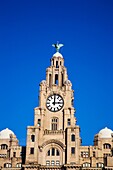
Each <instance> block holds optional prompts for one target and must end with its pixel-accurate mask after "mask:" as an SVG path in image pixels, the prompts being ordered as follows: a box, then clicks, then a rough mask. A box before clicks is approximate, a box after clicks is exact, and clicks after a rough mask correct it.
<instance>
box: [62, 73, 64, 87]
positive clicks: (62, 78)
mask: <svg viewBox="0 0 113 170" xmlns="http://www.w3.org/2000/svg"><path fill="white" fill-rule="evenodd" d="M63 83H64V75H63V73H62V86H63Z"/></svg>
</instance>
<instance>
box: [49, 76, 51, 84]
mask: <svg viewBox="0 0 113 170" xmlns="http://www.w3.org/2000/svg"><path fill="white" fill-rule="evenodd" d="M49 87H51V74H49Z"/></svg>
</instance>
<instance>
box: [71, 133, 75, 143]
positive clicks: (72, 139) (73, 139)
mask: <svg viewBox="0 0 113 170" xmlns="http://www.w3.org/2000/svg"><path fill="white" fill-rule="evenodd" d="M71 141H72V142H73V141H75V135H74V134H72V135H71Z"/></svg>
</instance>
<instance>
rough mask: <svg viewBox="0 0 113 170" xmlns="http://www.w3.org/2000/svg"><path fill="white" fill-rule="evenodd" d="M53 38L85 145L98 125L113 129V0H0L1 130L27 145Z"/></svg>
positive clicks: (91, 141)
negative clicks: (72, 92) (63, 63)
mask: <svg viewBox="0 0 113 170" xmlns="http://www.w3.org/2000/svg"><path fill="white" fill-rule="evenodd" d="M56 41H59V42H60V43H64V47H63V48H62V50H61V51H62V54H63V56H64V59H65V66H66V67H67V70H68V75H69V79H70V80H71V81H72V83H73V89H74V97H75V101H74V106H75V108H76V117H77V124H78V125H80V128H81V137H82V141H83V145H92V144H93V137H94V135H95V134H96V133H98V131H99V130H101V129H102V128H104V127H106V126H107V127H108V128H111V129H112V130H113V0H30V1H29V0H26V1H25V0H10V1H9V0H3V1H0V130H2V129H4V128H7V127H8V128H9V129H11V130H13V131H14V133H15V134H16V135H17V137H18V139H19V141H20V144H21V145H25V141H26V127H27V126H28V125H33V119H34V111H33V109H34V107H36V106H38V94H39V93H38V91H39V83H40V81H41V80H43V79H45V75H46V74H45V71H46V68H47V67H48V66H49V65H50V58H51V57H52V55H53V53H54V52H55V51H54V48H53V47H52V46H51V44H53V43H55V42H56Z"/></svg>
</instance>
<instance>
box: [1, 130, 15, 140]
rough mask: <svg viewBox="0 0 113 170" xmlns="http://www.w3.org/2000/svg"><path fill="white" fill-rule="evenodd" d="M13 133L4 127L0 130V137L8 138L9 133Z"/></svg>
mask: <svg viewBox="0 0 113 170" xmlns="http://www.w3.org/2000/svg"><path fill="white" fill-rule="evenodd" d="M11 134H12V135H14V133H13V131H11V130H10V129H8V128H6V129H4V130H2V131H1V132H0V139H10V135H11Z"/></svg>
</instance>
